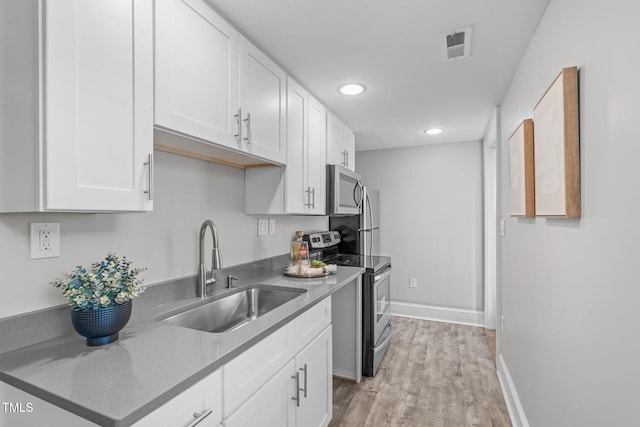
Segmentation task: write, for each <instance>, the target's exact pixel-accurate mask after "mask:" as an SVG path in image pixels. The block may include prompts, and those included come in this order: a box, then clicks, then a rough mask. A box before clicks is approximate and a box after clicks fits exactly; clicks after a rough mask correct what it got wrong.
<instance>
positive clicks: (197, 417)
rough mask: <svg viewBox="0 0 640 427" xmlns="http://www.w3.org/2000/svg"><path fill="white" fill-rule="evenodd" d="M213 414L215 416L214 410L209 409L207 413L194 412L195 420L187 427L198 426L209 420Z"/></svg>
mask: <svg viewBox="0 0 640 427" xmlns="http://www.w3.org/2000/svg"><path fill="white" fill-rule="evenodd" d="M211 414H213V409H207V410H206V411H204V412H203V413H201V414H199V413H197V412H194V413H193V418H195V420H193V421H192V422H191V424H189V425H188V426H187V427H194V426H197V425H198V424H200V423H201V422H202V421H203V420H204V419H205V418H207V417H208V416H209V415H211Z"/></svg>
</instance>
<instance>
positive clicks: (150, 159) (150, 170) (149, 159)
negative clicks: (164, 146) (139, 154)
mask: <svg viewBox="0 0 640 427" xmlns="http://www.w3.org/2000/svg"><path fill="white" fill-rule="evenodd" d="M143 164H144V165H145V166H147V165H149V168H148V170H147V172H148V174H149V187H147V190H144V191H143V193H144V194H148V195H149V196H148V197H149V200H153V154H151V153H149V154H147V161H146V162H144V163H143Z"/></svg>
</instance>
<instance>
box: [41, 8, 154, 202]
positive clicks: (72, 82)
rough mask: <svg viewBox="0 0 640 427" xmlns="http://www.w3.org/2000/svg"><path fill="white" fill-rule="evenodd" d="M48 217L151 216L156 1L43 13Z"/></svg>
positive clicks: (58, 9) (56, 9)
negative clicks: (69, 213)
mask: <svg viewBox="0 0 640 427" xmlns="http://www.w3.org/2000/svg"><path fill="white" fill-rule="evenodd" d="M43 8H44V10H43V16H44V47H43V52H42V54H43V71H44V96H43V102H44V105H43V110H44V120H43V147H44V150H43V151H44V159H45V161H44V165H41V166H44V180H43V182H44V191H43V192H42V194H41V195H40V196H41V197H42V201H43V204H42V206H43V207H44V209H46V210H92V211H94V210H98V211H100V210H104V211H108V210H122V211H129V210H151V209H152V208H153V204H152V202H151V200H150V196H151V194H150V193H145V191H148V190H149V189H150V188H149V186H150V184H151V179H150V177H151V171H150V170H149V168H150V167H151V163H148V164H146V165H145V163H146V162H147V161H148V160H150V155H151V154H152V150H153V126H152V125H153V83H152V82H153V10H152V9H153V8H152V4H151V2H150V1H133V0H115V1H114V0H96V1H91V2H86V1H80V0H56V1H55V2H46V3H44V4H43Z"/></svg>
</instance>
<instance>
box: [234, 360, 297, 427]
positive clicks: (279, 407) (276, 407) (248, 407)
mask: <svg viewBox="0 0 640 427" xmlns="http://www.w3.org/2000/svg"><path fill="white" fill-rule="evenodd" d="M295 372H296V369H295V361H294V360H291V361H290V362H289V363H287V365H286V366H285V367H284V368H282V369H281V370H280V371H279V372H278V373H277V374H276V375H275V376H273V377H272V378H271V379H270V380H269V381H268V382H267V383H266V384H265V385H264V386H263V387H262V388H260V389H259V390H258V391H257V392H256V393H255V394H254V395H253V396H252V397H251V398H250V399H248V400H247V401H246V402H245V403H244V404H243V405H242V406H240V407H239V408H238V410H237V411H235V412H234V413H233V414H231V415H230V416H229V417H226V418H225V419H224V420H223V422H222V425H224V426H225V427H247V426H278V427H289V426H290V427H293V426H294V425H295V422H296V402H295V400H293V399H292V398H294V397H296V379H295V378H296V376H295Z"/></svg>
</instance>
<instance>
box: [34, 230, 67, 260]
mask: <svg viewBox="0 0 640 427" xmlns="http://www.w3.org/2000/svg"><path fill="white" fill-rule="evenodd" d="M30 226H31V236H30V243H31V244H30V251H31V259H39V258H53V257H57V256H60V223H59V222H32V223H31V224H30Z"/></svg>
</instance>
